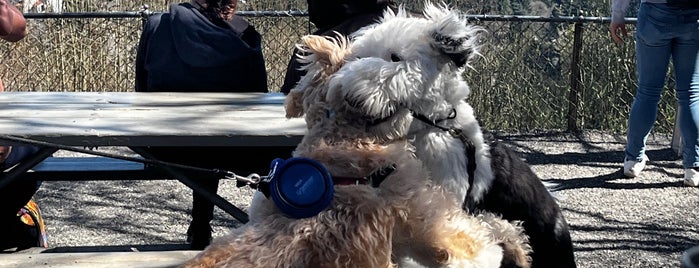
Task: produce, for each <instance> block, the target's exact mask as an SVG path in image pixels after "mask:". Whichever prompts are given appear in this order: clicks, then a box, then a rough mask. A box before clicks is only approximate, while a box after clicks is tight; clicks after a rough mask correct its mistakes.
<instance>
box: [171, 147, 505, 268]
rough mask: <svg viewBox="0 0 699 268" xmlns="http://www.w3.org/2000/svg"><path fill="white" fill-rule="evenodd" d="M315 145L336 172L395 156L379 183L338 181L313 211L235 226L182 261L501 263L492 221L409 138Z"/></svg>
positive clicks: (365, 170)
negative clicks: (467, 207) (447, 188)
mask: <svg viewBox="0 0 699 268" xmlns="http://www.w3.org/2000/svg"><path fill="white" fill-rule="evenodd" d="M321 140H322V139H321ZM312 148H313V149H312V150H308V151H304V154H303V156H305V157H309V158H313V159H317V160H319V161H321V162H322V163H323V164H324V165H325V166H326V167H327V168H328V170H329V171H330V172H331V174H342V173H347V174H360V175H368V174H369V173H371V172H373V171H374V170H376V169H378V168H381V167H383V166H385V165H386V164H390V163H396V164H397V168H396V171H395V172H393V173H392V174H391V175H390V176H388V177H387V178H386V179H385V180H384V181H383V182H382V183H381V185H380V186H379V187H378V188H373V187H371V186H368V185H351V186H335V196H334V199H333V202H332V204H331V206H330V207H329V208H328V209H326V210H324V211H322V212H321V213H320V214H318V215H316V216H314V217H311V218H306V219H291V218H287V217H285V216H283V215H282V214H279V213H274V214H270V215H268V216H267V217H265V218H264V219H262V220H261V221H258V222H255V223H254V224H253V223H248V224H246V225H244V226H242V227H240V228H238V229H234V230H232V232H231V233H230V234H229V235H227V236H225V237H222V238H219V239H216V240H214V242H213V243H212V244H211V245H210V246H209V247H207V248H206V250H204V251H203V252H201V253H200V254H199V255H197V256H196V257H195V258H193V259H192V260H190V261H188V262H187V263H185V264H184V265H183V267H394V266H395V263H394V261H393V260H392V256H393V258H395V257H400V256H402V255H403V254H409V255H410V256H412V257H413V258H415V259H416V260H417V261H419V262H420V263H422V264H424V265H427V266H430V267H451V266H452V265H456V266H454V267H497V266H498V265H499V263H500V259H501V258H502V248H501V247H500V246H499V242H500V241H499V240H498V239H496V237H495V236H493V235H492V233H493V230H492V226H494V225H492V224H486V223H485V222H484V221H482V220H481V219H480V218H477V217H472V216H469V215H467V214H465V213H464V212H463V211H462V210H461V209H460V207H459V205H458V204H457V203H454V202H452V201H451V200H452V199H451V198H450V197H449V194H447V193H446V192H444V191H443V190H442V189H440V188H439V187H438V186H435V185H432V184H431V181H430V180H429V179H427V174H426V172H425V169H424V168H423V167H422V164H421V163H420V162H419V161H418V160H417V159H416V158H414V156H413V155H412V151H411V150H412V147H411V146H410V145H409V144H408V143H407V142H405V141H403V142H397V143H392V144H388V145H379V144H364V143H356V142H352V141H350V142H338V143H334V144H332V145H329V144H327V143H325V142H322V141H320V142H318V143H315V144H314V146H313V147H312ZM494 265H495V266H494Z"/></svg>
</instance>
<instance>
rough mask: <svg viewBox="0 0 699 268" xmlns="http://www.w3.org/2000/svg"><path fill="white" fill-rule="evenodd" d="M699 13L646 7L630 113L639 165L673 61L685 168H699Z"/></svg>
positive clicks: (630, 152)
mask: <svg viewBox="0 0 699 268" xmlns="http://www.w3.org/2000/svg"><path fill="white" fill-rule="evenodd" d="M698 19H699V9H686V10H682V9H673V8H670V7H668V6H667V5H666V4H652V3H642V4H641V7H640V9H639V12H638V21H637V24H636V71H637V76H638V89H637V91H636V96H635V97H634V100H633V104H632V105H631V111H630V113H629V128H628V132H627V144H626V150H625V154H626V159H636V160H638V161H640V160H641V159H642V158H643V156H644V155H645V149H646V148H645V146H646V140H647V138H648V135H649V134H650V131H651V128H652V127H653V124H654V123H655V120H656V117H657V114H658V102H659V101H660V96H661V93H662V90H663V87H664V86H665V78H666V76H667V71H668V66H669V63H670V59H672V64H673V66H674V71H675V84H676V87H677V88H676V95H677V99H678V104H679V107H680V111H679V112H680V118H679V124H680V130H681V131H682V139H683V141H684V147H683V148H682V158H683V161H682V164H683V166H684V167H685V168H690V167H699V140H697V139H698V138H697V136H698V134H697V126H699V103H697V101H699V86H697V87H693V88H690V84H691V80H692V75H693V74H694V75H695V76H696V75H697V74H695V68H694V67H695V65H696V64H697V51H698V50H699V29H698V28H697V27H699V23H697V20H698Z"/></svg>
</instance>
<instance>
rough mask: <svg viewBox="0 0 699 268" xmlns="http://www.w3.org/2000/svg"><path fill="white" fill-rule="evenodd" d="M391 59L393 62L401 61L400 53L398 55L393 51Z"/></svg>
mask: <svg viewBox="0 0 699 268" xmlns="http://www.w3.org/2000/svg"><path fill="white" fill-rule="evenodd" d="M391 61H392V62H399V61H400V57H398V55H396V54H395V53H391Z"/></svg>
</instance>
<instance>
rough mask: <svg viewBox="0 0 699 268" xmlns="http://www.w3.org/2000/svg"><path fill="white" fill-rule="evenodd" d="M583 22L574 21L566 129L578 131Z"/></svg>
mask: <svg viewBox="0 0 699 268" xmlns="http://www.w3.org/2000/svg"><path fill="white" fill-rule="evenodd" d="M582 33H583V24H582V23H580V22H576V23H575V30H574V39H573V53H572V58H571V62H570V64H571V66H570V91H569V92H568V131H571V132H579V131H580V129H581V128H582V127H583V126H582V125H581V123H580V122H578V119H579V118H580V116H579V115H578V109H579V107H580V101H579V94H580V79H581V74H580V50H582V42H583V41H582Z"/></svg>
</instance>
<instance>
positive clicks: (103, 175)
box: [23, 156, 173, 181]
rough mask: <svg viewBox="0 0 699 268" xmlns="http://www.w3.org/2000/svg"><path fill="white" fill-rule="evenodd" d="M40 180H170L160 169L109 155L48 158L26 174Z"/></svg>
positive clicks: (170, 177)
mask: <svg viewBox="0 0 699 268" xmlns="http://www.w3.org/2000/svg"><path fill="white" fill-rule="evenodd" d="M23 176H26V177H27V178H31V179H36V180H40V181H81V180H124V179H125V178H128V179H130V180H167V179H173V178H172V176H168V175H167V174H165V172H164V171H162V170H161V169H159V168H155V167H153V166H151V165H147V164H144V163H139V162H133V161H128V160H123V159H116V158H109V157H101V156H97V157H62V156H61V157H54V156H52V157H48V158H46V159H45V160H44V161H42V162H41V163H39V164H37V165H36V166H34V167H33V168H32V169H31V171H30V172H27V173H26V174H25V175H23Z"/></svg>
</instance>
